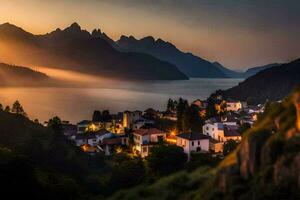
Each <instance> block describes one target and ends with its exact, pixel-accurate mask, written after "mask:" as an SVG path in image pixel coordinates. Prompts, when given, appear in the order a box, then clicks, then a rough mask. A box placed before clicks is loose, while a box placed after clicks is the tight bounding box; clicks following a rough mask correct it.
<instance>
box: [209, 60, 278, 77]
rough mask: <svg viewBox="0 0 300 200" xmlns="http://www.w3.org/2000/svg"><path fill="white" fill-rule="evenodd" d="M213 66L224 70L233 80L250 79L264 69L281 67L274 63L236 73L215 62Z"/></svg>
mask: <svg viewBox="0 0 300 200" xmlns="http://www.w3.org/2000/svg"><path fill="white" fill-rule="evenodd" d="M213 64H214V65H215V66H216V67H218V68H219V69H220V70H222V71H223V72H224V73H225V74H226V75H227V76H229V77H231V78H248V77H250V76H253V75H255V74H257V73H258V72H260V71H262V70H264V69H268V68H270V67H275V66H279V65H280V64H278V63H272V64H268V65H263V66H258V67H251V68H249V69H247V70H246V71H245V72H236V71H234V70H230V69H228V68H226V67H224V66H223V65H222V64H221V63H219V62H214V63H213Z"/></svg>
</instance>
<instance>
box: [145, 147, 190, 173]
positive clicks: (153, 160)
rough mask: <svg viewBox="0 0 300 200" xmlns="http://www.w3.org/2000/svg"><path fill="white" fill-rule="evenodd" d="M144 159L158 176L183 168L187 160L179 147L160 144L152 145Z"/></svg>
mask: <svg viewBox="0 0 300 200" xmlns="http://www.w3.org/2000/svg"><path fill="white" fill-rule="evenodd" d="M146 160H147V162H148V167H149V169H150V171H151V172H152V174H153V175H154V176H156V177H160V176H165V175H168V174H171V173H173V172H176V171H178V170H180V169H183V166H184V164H185V162H186V161H187V155H186V154H185V153H184V151H183V148H181V147H178V146H176V145H166V144H161V145H158V146H154V147H152V149H151V153H150V155H149V156H148V157H147V158H146Z"/></svg>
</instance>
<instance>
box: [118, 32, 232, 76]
mask: <svg viewBox="0 0 300 200" xmlns="http://www.w3.org/2000/svg"><path fill="white" fill-rule="evenodd" d="M116 43H117V45H118V46H119V47H120V49H121V50H123V51H126V52H140V53H146V54H149V55H152V56H154V57H156V58H158V59H160V60H163V61H166V62H169V63H172V64H173V65H175V66H177V67H178V69H179V70H180V71H182V72H183V73H185V74H186V75H187V76H188V77H197V78H230V77H229V76H228V75H226V74H225V73H224V72H223V71H222V70H220V69H219V68H218V67H216V66H215V65H213V64H212V63H210V62H209V61H207V60H204V59H202V58H200V57H197V56H195V55H193V54H191V53H184V52H182V51H180V50H179V49H177V48H176V46H174V45H173V44H171V43H169V42H165V41H163V40H161V39H158V40H155V39H154V38H153V37H151V36H149V37H145V38H142V39H140V40H137V39H135V38H134V37H133V36H130V37H126V36H121V38H120V39H119V40H118V41H117V42H116Z"/></svg>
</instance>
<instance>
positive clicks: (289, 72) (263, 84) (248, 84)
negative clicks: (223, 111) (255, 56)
mask: <svg viewBox="0 0 300 200" xmlns="http://www.w3.org/2000/svg"><path fill="white" fill-rule="evenodd" d="M298 84H300V59H297V60H295V61H293V62H290V63H287V64H282V65H278V66H277V65H275V66H273V67H269V68H267V69H264V70H262V71H260V72H258V73H257V74H255V75H253V76H251V77H249V78H248V79H246V80H245V81H243V82H242V83H240V84H239V85H238V86H235V87H233V88H231V89H228V90H226V91H223V92H222V93H223V94H224V95H225V96H227V97H229V98H232V99H238V100H244V101H246V100H250V101H252V102H254V103H262V102H265V101H266V100H267V99H269V100H273V101H277V100H281V99H282V98H284V97H285V96H287V95H288V94H289V93H290V92H291V91H292V90H293V88H294V87H296V86H297V85H298Z"/></svg>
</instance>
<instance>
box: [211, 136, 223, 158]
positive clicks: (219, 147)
mask: <svg viewBox="0 0 300 200" xmlns="http://www.w3.org/2000/svg"><path fill="white" fill-rule="evenodd" d="M223 146H224V142H220V141H219V140H215V139H213V138H210V139H209V151H210V152H212V153H217V154H219V153H222V152H223Z"/></svg>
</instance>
